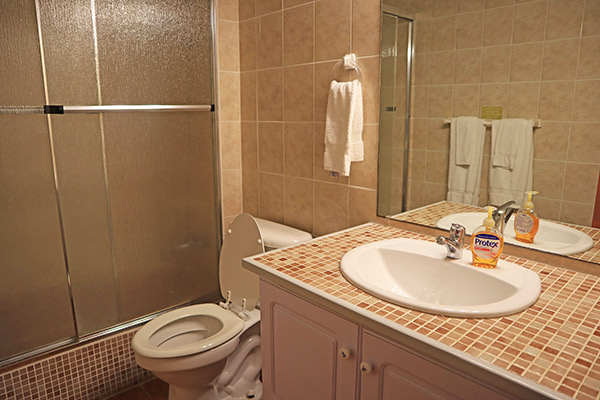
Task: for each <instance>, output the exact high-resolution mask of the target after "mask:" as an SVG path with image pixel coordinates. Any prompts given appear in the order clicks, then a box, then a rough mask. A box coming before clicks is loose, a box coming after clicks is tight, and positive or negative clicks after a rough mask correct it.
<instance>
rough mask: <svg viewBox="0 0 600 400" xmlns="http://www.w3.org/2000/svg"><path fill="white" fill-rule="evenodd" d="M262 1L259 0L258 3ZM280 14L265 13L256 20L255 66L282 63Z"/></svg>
mask: <svg viewBox="0 0 600 400" xmlns="http://www.w3.org/2000/svg"><path fill="white" fill-rule="evenodd" d="M260 3H262V1H261V2H259V4H260ZM281 32H282V14H281V13H280V12H278V13H275V14H269V15H265V16H264V17H261V18H260V19H259V20H258V36H257V37H258V39H257V44H256V45H257V46H256V47H257V49H258V52H257V67H258V68H259V69H262V68H272V67H279V66H281V65H282V58H283V57H282V48H283V43H282V38H281V37H282V34H281Z"/></svg>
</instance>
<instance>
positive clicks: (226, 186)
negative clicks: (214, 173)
mask: <svg viewBox="0 0 600 400" xmlns="http://www.w3.org/2000/svg"><path fill="white" fill-rule="evenodd" d="M221 181H222V184H221V186H222V190H223V216H225V217H227V216H232V215H238V214H239V213H241V212H242V171H241V170H231V169H229V170H223V171H221Z"/></svg>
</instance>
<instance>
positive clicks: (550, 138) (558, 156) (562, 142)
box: [533, 121, 571, 161]
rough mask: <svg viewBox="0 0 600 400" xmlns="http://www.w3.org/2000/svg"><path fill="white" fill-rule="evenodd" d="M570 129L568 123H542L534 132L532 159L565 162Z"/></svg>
mask: <svg viewBox="0 0 600 400" xmlns="http://www.w3.org/2000/svg"><path fill="white" fill-rule="evenodd" d="M570 128H571V124H570V123H568V122H551V121H543V122H542V127H541V128H539V129H536V130H534V135H533V138H534V150H533V154H534V157H535V158H537V159H543V160H554V161H566V160H567V149H568V146H569V132H570Z"/></svg>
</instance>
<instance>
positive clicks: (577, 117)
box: [573, 80, 600, 122]
mask: <svg viewBox="0 0 600 400" xmlns="http://www.w3.org/2000/svg"><path fill="white" fill-rule="evenodd" d="M598 99H600V80H588V81H578V82H577V83H576V84H575V101H574V103H573V120H574V121H590V122H600V112H598Z"/></svg>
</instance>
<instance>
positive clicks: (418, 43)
mask: <svg viewBox="0 0 600 400" xmlns="http://www.w3.org/2000/svg"><path fill="white" fill-rule="evenodd" d="M414 29H415V53H428V52H430V51H431V20H430V19H427V20H421V21H419V20H417V21H415V25H414Z"/></svg>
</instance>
